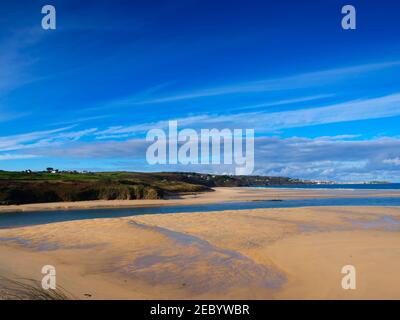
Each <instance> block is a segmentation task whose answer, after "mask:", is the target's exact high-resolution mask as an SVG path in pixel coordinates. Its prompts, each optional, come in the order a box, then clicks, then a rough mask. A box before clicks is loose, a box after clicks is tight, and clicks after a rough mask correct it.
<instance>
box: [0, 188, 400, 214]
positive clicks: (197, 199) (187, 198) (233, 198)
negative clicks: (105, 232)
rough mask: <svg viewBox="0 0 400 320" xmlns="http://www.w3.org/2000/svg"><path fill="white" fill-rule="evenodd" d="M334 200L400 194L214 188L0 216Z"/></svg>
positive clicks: (33, 207)
mask: <svg viewBox="0 0 400 320" xmlns="http://www.w3.org/2000/svg"><path fill="white" fill-rule="evenodd" d="M337 197H342V198H368V197H400V190H391V189H390V190H377V189H373V190H372V189H359V190H355V189H304V188H299V189H294V188H249V187H243V188H242V187H218V188H213V192H201V193H194V194H185V195H181V196H178V197H171V198H166V199H155V200H92V201H76V202H49V203H33V204H22V205H3V206H0V214H1V213H17V212H34V211H56V210H82V209H113V208H115V209H117V208H141V207H158V206H179V205H182V206H184V205H196V204H212V203H219V202H245V201H262V200H300V199H312V198H337Z"/></svg>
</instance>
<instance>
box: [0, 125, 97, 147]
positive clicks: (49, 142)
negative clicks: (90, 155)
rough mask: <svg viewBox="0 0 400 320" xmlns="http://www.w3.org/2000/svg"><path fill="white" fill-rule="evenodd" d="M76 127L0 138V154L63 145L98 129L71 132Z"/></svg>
mask: <svg viewBox="0 0 400 320" xmlns="http://www.w3.org/2000/svg"><path fill="white" fill-rule="evenodd" d="M73 127H74V126H69V127H63V128H58V129H54V130H46V131H34V132H29V133H24V134H18V135H11V136H3V137H0V152H9V151H16V150H23V149H35V148H44V147H51V146H55V145H62V144H64V143H66V142H71V141H76V140H79V139H80V138H82V137H83V136H86V135H88V134H91V133H94V132H95V131H96V130H97V129H96V128H92V129H85V130H78V131H69V130H70V129H72V128H73Z"/></svg>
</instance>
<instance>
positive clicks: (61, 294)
mask: <svg viewBox="0 0 400 320" xmlns="http://www.w3.org/2000/svg"><path fill="white" fill-rule="evenodd" d="M57 287H58V288H57V290H51V289H50V290H44V289H43V288H42V286H41V283H40V282H39V281H36V280H33V279H24V278H20V279H9V278H5V277H0V300H71V299H74V297H73V296H72V295H71V294H70V293H69V292H68V291H67V290H65V289H64V288H62V287H60V286H57Z"/></svg>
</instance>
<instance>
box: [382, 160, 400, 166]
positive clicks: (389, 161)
mask: <svg viewBox="0 0 400 320" xmlns="http://www.w3.org/2000/svg"><path fill="white" fill-rule="evenodd" d="M382 162H383V163H386V164H393V165H395V166H400V158H393V159H384V160H383V161H382Z"/></svg>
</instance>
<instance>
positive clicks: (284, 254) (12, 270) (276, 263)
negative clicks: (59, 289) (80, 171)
mask: <svg viewBox="0 0 400 320" xmlns="http://www.w3.org/2000/svg"><path fill="white" fill-rule="evenodd" d="M399 232H400V208H399V207H312V208H311V207H310V208H285V209H283V208H281V209H255V210H243V211H234V210H232V211H223V212H203V213H190V214H162V215H143V216H135V217H125V218H112V219H93V220H83V221H71V222H62V223H54V224H48V225H39V226H31V227H23V228H15V229H3V230H0V261H1V262H0V276H6V277H25V278H34V279H38V280H40V279H41V274H40V270H41V268H42V266H43V265H48V264H50V265H54V266H55V267H56V269H57V281H58V284H59V285H61V286H63V287H64V288H65V289H67V290H68V291H69V292H70V293H71V294H72V295H73V296H74V297H75V298H77V299H372V298H377V299H400V272H399V270H400V237H399ZM349 264H350V265H354V266H355V267H356V270H357V289H356V290H343V289H342V287H341V279H342V277H343V276H344V275H343V274H341V269H342V267H343V266H344V265H349ZM0 286H1V281H0Z"/></svg>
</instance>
